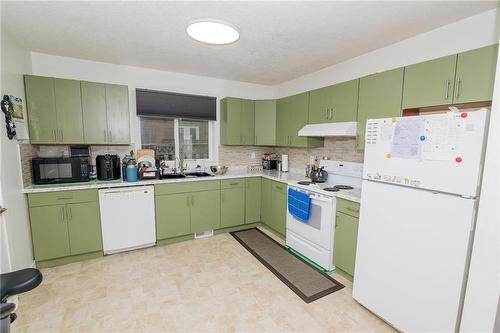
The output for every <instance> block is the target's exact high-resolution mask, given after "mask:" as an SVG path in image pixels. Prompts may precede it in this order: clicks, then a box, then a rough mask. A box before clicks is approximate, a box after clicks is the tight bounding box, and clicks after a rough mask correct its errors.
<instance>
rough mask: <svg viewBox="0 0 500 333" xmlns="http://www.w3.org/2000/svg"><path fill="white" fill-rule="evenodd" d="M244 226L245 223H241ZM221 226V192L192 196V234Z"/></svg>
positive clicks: (196, 193) (193, 194)
mask: <svg viewBox="0 0 500 333" xmlns="http://www.w3.org/2000/svg"><path fill="white" fill-rule="evenodd" d="M240 224H243V223H240ZM220 226H221V202H220V191H219V190H213V191H202V192H195V193H192V194H191V232H193V233H194V232H200V231H205V230H210V229H218V228H220Z"/></svg>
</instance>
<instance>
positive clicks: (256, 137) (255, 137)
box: [255, 135, 257, 144]
mask: <svg viewBox="0 0 500 333" xmlns="http://www.w3.org/2000/svg"><path fill="white" fill-rule="evenodd" d="M255 144H257V135H256V136H255Z"/></svg>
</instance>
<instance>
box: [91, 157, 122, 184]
mask: <svg viewBox="0 0 500 333" xmlns="http://www.w3.org/2000/svg"><path fill="white" fill-rule="evenodd" d="M120 167H121V166H120V158H119V157H118V155H110V154H106V155H97V157H96V169H97V179H99V180H115V179H120V177H121V172H120Z"/></svg>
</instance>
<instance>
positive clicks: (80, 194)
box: [28, 190, 99, 207]
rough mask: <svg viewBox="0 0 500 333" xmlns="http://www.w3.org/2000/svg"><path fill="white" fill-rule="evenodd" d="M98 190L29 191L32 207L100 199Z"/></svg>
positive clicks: (29, 200) (29, 201) (29, 203)
mask: <svg viewBox="0 0 500 333" xmlns="http://www.w3.org/2000/svg"><path fill="white" fill-rule="evenodd" d="M98 198H99V197H98V195H97V190H79V191H58V192H44V193H28V205H29V206H30V207H37V206H50V205H63V204H69V203H77V202H90V201H98V200H99V199H98Z"/></svg>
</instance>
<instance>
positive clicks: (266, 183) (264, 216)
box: [260, 178, 272, 226]
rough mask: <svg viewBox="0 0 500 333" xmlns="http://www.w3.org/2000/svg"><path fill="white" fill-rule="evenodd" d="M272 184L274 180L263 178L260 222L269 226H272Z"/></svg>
mask: <svg viewBox="0 0 500 333" xmlns="http://www.w3.org/2000/svg"><path fill="white" fill-rule="evenodd" d="M271 183H272V180H270V179H267V178H262V181H261V192H260V195H261V198H260V199H261V200H260V220H261V222H262V223H264V224H266V225H268V226H271Z"/></svg>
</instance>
